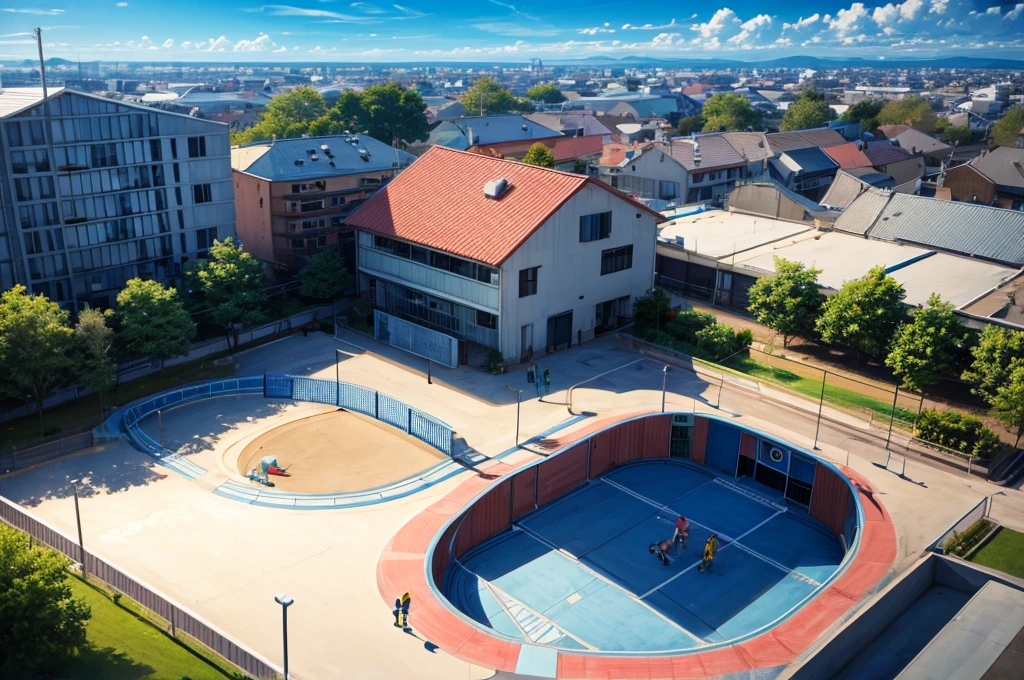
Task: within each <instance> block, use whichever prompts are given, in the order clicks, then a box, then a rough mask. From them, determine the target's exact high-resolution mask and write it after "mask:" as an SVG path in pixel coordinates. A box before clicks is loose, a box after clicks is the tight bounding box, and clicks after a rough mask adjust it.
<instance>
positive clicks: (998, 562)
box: [971, 527, 1024, 578]
mask: <svg viewBox="0 0 1024 680" xmlns="http://www.w3.org/2000/svg"><path fill="white" fill-rule="evenodd" d="M971 561H972V562H977V563H978V564H983V565H985V566H986V567H991V568H993V569H998V570H999V571H1003V572H1006V573H1007V574H1010V575H1011V576H1016V577H1017V578H1024V534H1022V533H1020V532H1019V531H1014V530H1013V529H1007V528H1006V527H1003V528H1002V529H1000V530H999V532H998V533H997V534H996V535H995V536H993V537H992V540H991V541H989V542H988V543H987V544H986V545H985V547H984V548H982V549H981V550H979V551H978V552H976V553H975V554H974V557H973V558H971Z"/></svg>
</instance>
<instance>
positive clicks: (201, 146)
mask: <svg viewBox="0 0 1024 680" xmlns="http://www.w3.org/2000/svg"><path fill="white" fill-rule="evenodd" d="M205 155H206V137H189V138H188V157H189V158H202V157H203V156H205Z"/></svg>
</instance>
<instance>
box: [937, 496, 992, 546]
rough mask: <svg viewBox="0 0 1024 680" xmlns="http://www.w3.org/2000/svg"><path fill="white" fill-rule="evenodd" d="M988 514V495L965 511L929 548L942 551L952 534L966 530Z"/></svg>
mask: <svg viewBox="0 0 1024 680" xmlns="http://www.w3.org/2000/svg"><path fill="white" fill-rule="evenodd" d="M987 514H988V497H987V496H986V497H985V498H982V499H981V500H980V501H979V502H978V504H977V505H975V506H974V507H973V508H971V509H970V510H968V511H967V514H965V515H964V516H963V517H961V518H960V519H959V520H957V521H956V523H955V524H953V526H951V527H949V529H946V531H945V532H944V533H943V534H942V535H941V536H939V537H938V538H937V539H935V541H934V542H933V543H932V544H931V546H930V547H929V550H932V551H934V552H938V553H944V552H945V548H944V547H943V546H945V544H946V541H948V540H949V539H950V538H952V537H953V534H962V533H963V532H965V531H967V529H969V528H970V527H971V526H972V525H973V524H974V523H975V522H977V521H978V520H979V519H982V518H983V517H985V515H987Z"/></svg>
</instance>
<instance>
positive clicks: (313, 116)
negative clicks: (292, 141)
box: [231, 87, 327, 144]
mask: <svg viewBox="0 0 1024 680" xmlns="http://www.w3.org/2000/svg"><path fill="white" fill-rule="evenodd" d="M326 113H327V103H326V102H325V101H324V98H323V95H321V94H320V93H319V92H317V91H316V90H314V89H313V88H311V87H297V88H295V89H294V90H292V91H291V92H286V93H284V94H279V95H277V96H276V97H274V98H273V99H271V100H270V103H269V104H267V106H266V108H265V109H263V112H262V113H260V120H259V122H257V123H256V124H255V125H253V126H252V127H251V128H249V129H248V130H242V131H241V132H235V133H232V134H231V143H232V144H248V143H249V142H258V141H262V140H265V139H271V138H273V137H275V136H276V137H277V138H278V139H287V138H292V137H301V136H302V135H304V134H306V131H307V130H308V129H309V125H310V123H312V122H313V121H315V120H317V119H318V118H320V117H321V116H323V115H324V114H326Z"/></svg>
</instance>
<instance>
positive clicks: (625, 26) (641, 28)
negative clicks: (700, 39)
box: [605, 15, 696, 31]
mask: <svg viewBox="0 0 1024 680" xmlns="http://www.w3.org/2000/svg"><path fill="white" fill-rule="evenodd" d="M694 16H696V15H694ZM607 25H608V24H605V26H607ZM670 28H679V25H678V24H676V20H675V19H672V20H671V21H669V22H668V23H667V24H661V25H660V26H656V25H654V24H643V25H642V26H637V25H636V24H623V26H622V30H623V31H664V30H666V29H670Z"/></svg>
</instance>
